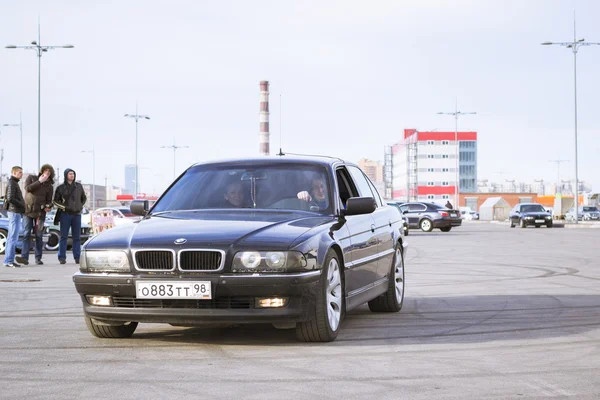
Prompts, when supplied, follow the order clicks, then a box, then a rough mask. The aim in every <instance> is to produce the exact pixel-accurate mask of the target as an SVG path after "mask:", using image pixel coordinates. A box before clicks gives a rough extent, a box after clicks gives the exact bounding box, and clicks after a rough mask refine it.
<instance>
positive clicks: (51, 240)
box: [44, 230, 60, 251]
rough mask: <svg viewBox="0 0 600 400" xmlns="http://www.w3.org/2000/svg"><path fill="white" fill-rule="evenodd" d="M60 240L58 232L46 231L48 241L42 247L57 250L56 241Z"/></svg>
mask: <svg viewBox="0 0 600 400" xmlns="http://www.w3.org/2000/svg"><path fill="white" fill-rule="evenodd" d="M59 241H60V232H59V231H57V230H51V231H50V232H48V242H47V243H46V244H45V245H44V249H46V250H48V251H56V250H58V242H59Z"/></svg>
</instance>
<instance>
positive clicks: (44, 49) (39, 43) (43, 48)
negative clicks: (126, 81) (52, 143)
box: [6, 22, 74, 171]
mask: <svg viewBox="0 0 600 400" xmlns="http://www.w3.org/2000/svg"><path fill="white" fill-rule="evenodd" d="M73 47H74V46H73V45H71V44H66V45H63V46H42V39H41V34H40V24H39V22H38V40H37V42H36V41H33V42H31V45H27V46H15V45H8V46H6V48H7V49H26V50H35V51H36V53H37V56H38V165H37V169H38V171H39V170H40V166H41V162H40V160H41V154H40V153H41V126H42V125H41V124H42V123H41V93H42V54H44V53H45V52H47V51H48V50H54V49H72V48H73Z"/></svg>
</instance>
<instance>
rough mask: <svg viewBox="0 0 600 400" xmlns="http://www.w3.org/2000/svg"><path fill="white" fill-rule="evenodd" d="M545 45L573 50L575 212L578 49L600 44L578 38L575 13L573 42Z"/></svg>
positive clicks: (575, 192) (577, 169) (576, 220)
mask: <svg viewBox="0 0 600 400" xmlns="http://www.w3.org/2000/svg"><path fill="white" fill-rule="evenodd" d="M542 45H543V46H551V45H556V46H563V47H566V48H567V49H571V50H572V51H573V89H574V93H573V95H574V96H573V98H574V100H575V101H574V105H575V190H574V192H573V193H574V195H573V196H574V197H575V212H576V213H577V212H579V211H578V210H579V165H578V163H577V50H579V47H581V46H592V45H600V43H598V42H586V41H585V39H579V40H577V26H576V23H575V15H573V41H572V42H544V43H542ZM575 223H576V224H577V223H579V218H575Z"/></svg>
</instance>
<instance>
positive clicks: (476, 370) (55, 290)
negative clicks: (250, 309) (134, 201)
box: [0, 221, 600, 400]
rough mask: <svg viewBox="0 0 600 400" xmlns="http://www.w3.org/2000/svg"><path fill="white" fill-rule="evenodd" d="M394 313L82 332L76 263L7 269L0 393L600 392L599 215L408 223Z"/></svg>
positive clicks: (50, 259) (0, 287) (460, 395)
mask: <svg viewBox="0 0 600 400" xmlns="http://www.w3.org/2000/svg"><path fill="white" fill-rule="evenodd" d="M407 240H408V242H409V251H408V254H407V257H406V299H405V303H404V308H403V310H402V311H401V312H400V313H397V314H374V313H371V312H370V311H369V309H368V308H367V307H366V306H363V307H361V308H359V309H357V310H355V311H353V312H351V313H350V314H349V315H347V316H346V319H345V320H344V322H343V325H342V331H341V333H340V335H339V336H338V339H337V340H336V341H335V342H333V343H324V344H306V343H298V342H296V340H295V335H294V332H293V330H277V329H275V328H273V327H271V326H264V325H250V326H239V327H226V328H176V327H171V326H169V325H158V324H147V325H140V326H139V327H138V329H137V331H136V333H135V334H134V336H133V337H132V338H131V339H120V340H114V339H97V338H95V337H93V336H91V334H90V333H89V332H88V331H87V328H86V326H85V323H84V320H83V314H82V308H81V304H80V299H79V296H78V295H77V293H76V292H75V289H74V286H73V283H72V279H71V276H72V274H73V273H74V272H75V271H77V265H75V264H74V263H73V259H72V258H69V260H68V263H67V264H65V265H59V264H58V260H57V259H56V253H48V254H45V255H44V261H45V262H46V264H45V265H43V266H36V265H29V266H27V267H24V268H21V269H10V268H4V267H2V269H0V398H2V399H5V398H6V399H115V398H118V399H134V398H140V399H147V398H160V399H170V398H172V399H291V398H298V399H300V398H301V399H307V398H309V399H312V398H315V399H338V400H339V399H433V398H440V399H486V398H496V399H506V398H514V399H530V398H553V399H556V398H573V399H598V398H600V379H599V378H598V371H599V370H600V351H599V349H600V251H599V250H598V248H599V247H600V246H599V243H600V229H546V228H540V229H535V228H528V229H510V228H508V226H505V225H502V224H487V223H480V222H475V221H473V222H466V223H465V224H464V225H463V226H462V227H460V228H455V229H453V230H452V231H451V232H449V233H442V232H440V231H439V230H436V231H433V232H431V233H423V232H415V231H411V233H410V235H409V236H408V237H407Z"/></svg>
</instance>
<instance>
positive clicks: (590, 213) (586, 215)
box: [566, 206, 600, 221]
mask: <svg viewBox="0 0 600 400" xmlns="http://www.w3.org/2000/svg"><path fill="white" fill-rule="evenodd" d="M577 217H578V219H579V221H582V220H583V221H599V220H600V211H599V210H598V208H597V207H596V206H581V207H579V213H578V215H577ZM566 219H567V221H575V208H571V209H570V210H569V211H568V212H567V214H566Z"/></svg>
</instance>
